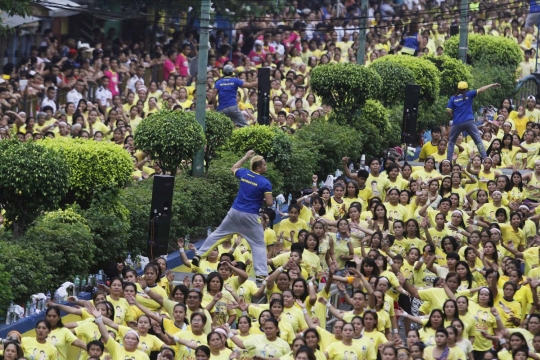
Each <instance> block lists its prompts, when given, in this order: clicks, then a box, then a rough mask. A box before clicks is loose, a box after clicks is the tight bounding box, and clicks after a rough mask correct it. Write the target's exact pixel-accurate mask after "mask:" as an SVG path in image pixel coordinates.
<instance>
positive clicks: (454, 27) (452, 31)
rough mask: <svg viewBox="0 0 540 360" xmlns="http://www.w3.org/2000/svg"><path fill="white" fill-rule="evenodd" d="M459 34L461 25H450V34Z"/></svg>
mask: <svg viewBox="0 0 540 360" xmlns="http://www.w3.org/2000/svg"><path fill="white" fill-rule="evenodd" d="M457 34H459V25H450V36H454V35H457Z"/></svg>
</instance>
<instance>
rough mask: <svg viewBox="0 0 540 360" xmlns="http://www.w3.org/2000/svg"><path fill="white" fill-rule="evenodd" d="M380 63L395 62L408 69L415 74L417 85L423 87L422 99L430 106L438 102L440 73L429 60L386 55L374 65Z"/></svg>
mask: <svg viewBox="0 0 540 360" xmlns="http://www.w3.org/2000/svg"><path fill="white" fill-rule="evenodd" d="M378 62H394V63H397V64H401V65H404V66H406V67H408V68H409V69H410V70H411V71H412V72H413V73H414V81H415V83H416V84H417V85H420V86H421V89H420V96H421V98H422V99H423V100H425V101H427V102H428V103H429V104H432V103H433V102H435V100H437V97H438V96H439V91H440V77H439V71H438V70H437V68H436V67H435V65H433V64H432V63H431V62H430V61H429V60H425V59H423V58H419V57H415V56H408V55H386V56H383V57H381V58H378V59H377V60H375V61H374V62H373V65H375V63H378ZM388 85H389V86H391V85H390V84H388Z"/></svg>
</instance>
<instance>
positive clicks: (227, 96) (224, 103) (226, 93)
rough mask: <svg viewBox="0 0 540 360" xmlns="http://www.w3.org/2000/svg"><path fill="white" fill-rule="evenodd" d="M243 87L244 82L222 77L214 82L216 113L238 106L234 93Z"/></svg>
mask: <svg viewBox="0 0 540 360" xmlns="http://www.w3.org/2000/svg"><path fill="white" fill-rule="evenodd" d="M242 85H244V81H243V80H240V79H238V78H233V77H228V76H227V77H224V78H221V79H219V80H218V81H216V84H215V88H216V89H217V91H218V96H219V98H218V101H219V104H218V108H217V109H218V111H219V110H223V109H225V108H228V107H230V106H236V105H238V104H237V103H236V92H237V91H238V88H239V87H242Z"/></svg>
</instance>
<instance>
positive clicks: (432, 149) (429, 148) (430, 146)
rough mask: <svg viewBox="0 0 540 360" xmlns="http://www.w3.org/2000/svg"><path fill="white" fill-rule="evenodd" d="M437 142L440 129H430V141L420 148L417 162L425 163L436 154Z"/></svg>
mask: <svg viewBox="0 0 540 360" xmlns="http://www.w3.org/2000/svg"><path fill="white" fill-rule="evenodd" d="M439 140H441V128H440V127H434V128H432V129H431V141H429V142H427V143H425V144H424V145H423V146H422V150H420V155H419V157H418V161H421V162H424V161H426V159H427V157H428V156H430V155H433V154H435V153H436V152H437V145H438V144H439Z"/></svg>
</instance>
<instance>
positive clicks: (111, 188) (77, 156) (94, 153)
mask: <svg viewBox="0 0 540 360" xmlns="http://www.w3.org/2000/svg"><path fill="white" fill-rule="evenodd" d="M43 145H45V146H46V147H48V148H51V149H58V150H61V152H62V153H63V154H64V156H65V158H66V161H67V163H68V165H69V168H70V177H69V184H70V186H69V193H68V196H67V198H66V199H64V203H67V204H71V203H73V202H74V201H77V203H79V204H80V205H81V206H82V207H84V208H87V207H88V206H89V205H90V203H91V202H92V198H93V197H95V196H100V195H101V194H104V193H107V195H108V196H110V195H112V194H113V193H118V191H119V190H120V189H122V188H123V187H124V186H126V185H127V183H128V182H129V181H130V180H131V175H132V173H133V161H132V160H131V159H130V156H129V154H128V152H127V151H125V150H124V149H122V148H121V147H119V146H118V145H116V144H113V143H110V142H96V141H86V140H83V139H71V138H62V139H45V140H44V141H43Z"/></svg>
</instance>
